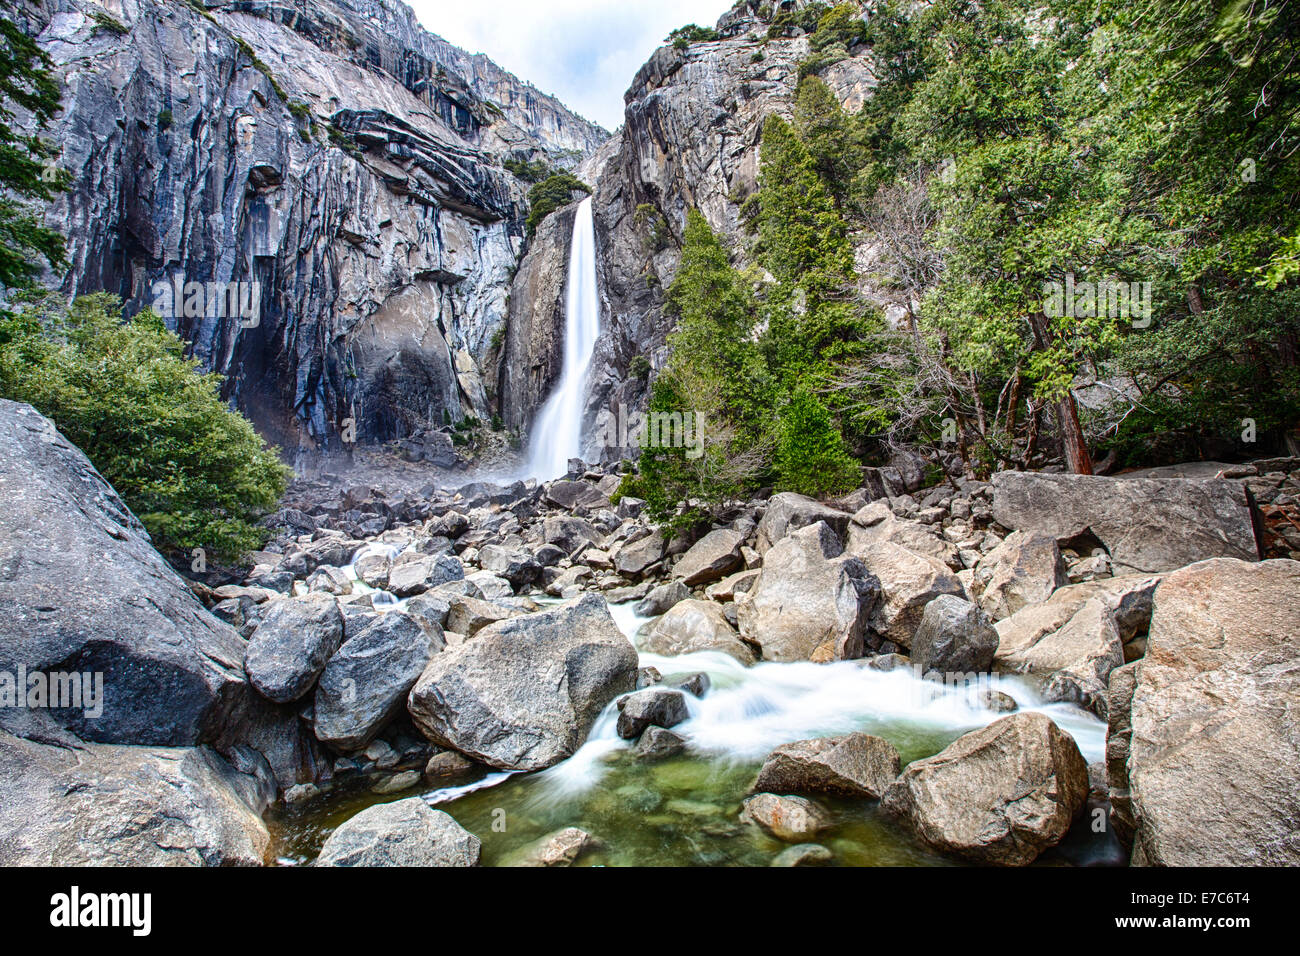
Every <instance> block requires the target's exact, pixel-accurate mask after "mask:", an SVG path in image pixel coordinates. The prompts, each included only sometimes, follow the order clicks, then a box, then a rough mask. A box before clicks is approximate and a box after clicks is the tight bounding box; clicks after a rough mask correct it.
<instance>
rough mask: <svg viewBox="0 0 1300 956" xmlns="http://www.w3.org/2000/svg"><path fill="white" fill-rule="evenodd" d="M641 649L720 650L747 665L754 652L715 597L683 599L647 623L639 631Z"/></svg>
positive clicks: (654, 651)
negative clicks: (742, 639)
mask: <svg viewBox="0 0 1300 956" xmlns="http://www.w3.org/2000/svg"><path fill="white" fill-rule="evenodd" d="M638 640H639V641H640V644H641V647H642V649H644V650H645V651H647V652H648V653H651V654H663V655H664V656H667V657H673V656H676V655H678V654H690V653H694V652H696V651H721V652H722V653H723V654H728V655H730V656H731V657H734V658H735V659H736V660H738V661H739V662H740V663H742V664H744V665H745V666H746V667H748V666H749V665H751V664H753V663H754V652H753V651H752V650H750V649H749V647H748V646H747V645H746V644H745V643H744V642H743V641H741V639H740V635H738V634H737V633H736V629H735V628H734V627H732V626H731V623H730V622H729V621H728V620H727V615H726V613H725V612H724V611H723V609H722V608H721V607H720V606H719V605H718V604H717V603H716V602H714V601H698V600H694V599H692V600H686V601H679V602H678V603H676V604H674V605H673V606H672V608H671V610H669V611H668V613H667V614H665V615H663V616H662V617H660V618H659V619H657V620H655V621H651V622H650V623H649V624H647V625H646V626H645V627H644V628H643V629H642V631H641V633H640V634H639V635H638Z"/></svg>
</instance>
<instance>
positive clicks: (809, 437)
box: [775, 385, 861, 496]
mask: <svg viewBox="0 0 1300 956" xmlns="http://www.w3.org/2000/svg"><path fill="white" fill-rule="evenodd" d="M777 435H778V437H777V444H776V462H775V463H776V472H777V485H778V488H777V490H778V491H795V492H798V493H799V494H801V495H813V496H816V495H824V494H841V493H843V492H846V491H848V490H850V489H852V488H856V487H857V486H858V481H859V480H860V478H861V471H860V470H859V468H858V463H857V462H856V461H854V460H853V457H852V456H851V455H850V454H849V452H848V449H847V448H845V446H844V439H843V437H842V436H841V435H840V430H839V428H837V427H836V425H835V422H834V420H832V418H831V415H830V412H828V411H827V410H826V406H825V405H824V404H823V403H822V401H821V399H820V398H818V397H817V395H816V394H815V393H814V392H812V391H810V390H809V389H807V388H806V387H804V386H803V385H800V386H799V387H798V388H796V389H795V391H794V394H793V395H792V396H791V398H790V402H789V404H787V405H786V406H785V408H783V409H782V410H781V420H780V425H779V427H778V429H777Z"/></svg>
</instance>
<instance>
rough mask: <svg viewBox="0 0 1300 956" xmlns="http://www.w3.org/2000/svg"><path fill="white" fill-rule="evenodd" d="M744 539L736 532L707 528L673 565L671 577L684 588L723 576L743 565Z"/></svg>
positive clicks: (709, 581)
mask: <svg viewBox="0 0 1300 956" xmlns="http://www.w3.org/2000/svg"><path fill="white" fill-rule="evenodd" d="M744 543H745V539H744V538H743V537H742V536H741V535H739V534H737V533H736V532H735V531H730V530H728V529H726V528H718V529H716V530H714V531H710V532H709V533H708V534H706V535H705V536H704V537H703V538H701V539H700V540H699V541H697V542H695V544H693V545H691V547H690V550H688V551H687V552H686V553H685V554H683V555H682V557H681V560H679V561H678V562H677V563H676V564H675V565H673V577H676V578H681V580H682V583H683V584H685V585H686V586H687V587H692V588H695V587H700V586H701V585H704V584H709V583H711V582H713V581H717V580H719V579H721V578H724V577H726V576H727V575H728V574H730V573H731V572H733V571H737V570H739V569H740V568H742V567H743V566H744V559H743V558H741V556H740V546H741V545H742V544H744Z"/></svg>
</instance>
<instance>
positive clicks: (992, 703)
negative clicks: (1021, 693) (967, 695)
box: [976, 690, 1020, 714]
mask: <svg viewBox="0 0 1300 956" xmlns="http://www.w3.org/2000/svg"><path fill="white" fill-rule="evenodd" d="M976 700H977V703H978V704H979V706H981V707H983V708H984V709H985V710H991V711H993V713H995V714H1011V713H1015V711H1016V710H1018V709H1019V707H1020V705H1019V704H1017V703H1016V699H1015V698H1014V697H1012V696H1011V695H1010V694H1004V693H1003V692H1002V691H1000V690H985V691H981V692H980V694H979V697H978V698H977V699H976Z"/></svg>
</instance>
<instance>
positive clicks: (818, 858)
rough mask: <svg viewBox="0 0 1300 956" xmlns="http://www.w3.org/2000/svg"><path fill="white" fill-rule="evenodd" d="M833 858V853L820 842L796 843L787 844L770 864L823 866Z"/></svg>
mask: <svg viewBox="0 0 1300 956" xmlns="http://www.w3.org/2000/svg"><path fill="white" fill-rule="evenodd" d="M833 859H835V854H834V853H832V852H831V851H830V850H828V849H827V848H826V847H824V846H822V845H821V844H820V843H796V844H795V845H794V846H788V847H786V848H785V849H784V850H782V851H781V852H780V853H778V854H777V855H776V857H775V858H774V859H773V860H772V862H771V864H770V865H771V866H786V867H789V866H825V865H826V864H827V863H830V862H831V860H833Z"/></svg>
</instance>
